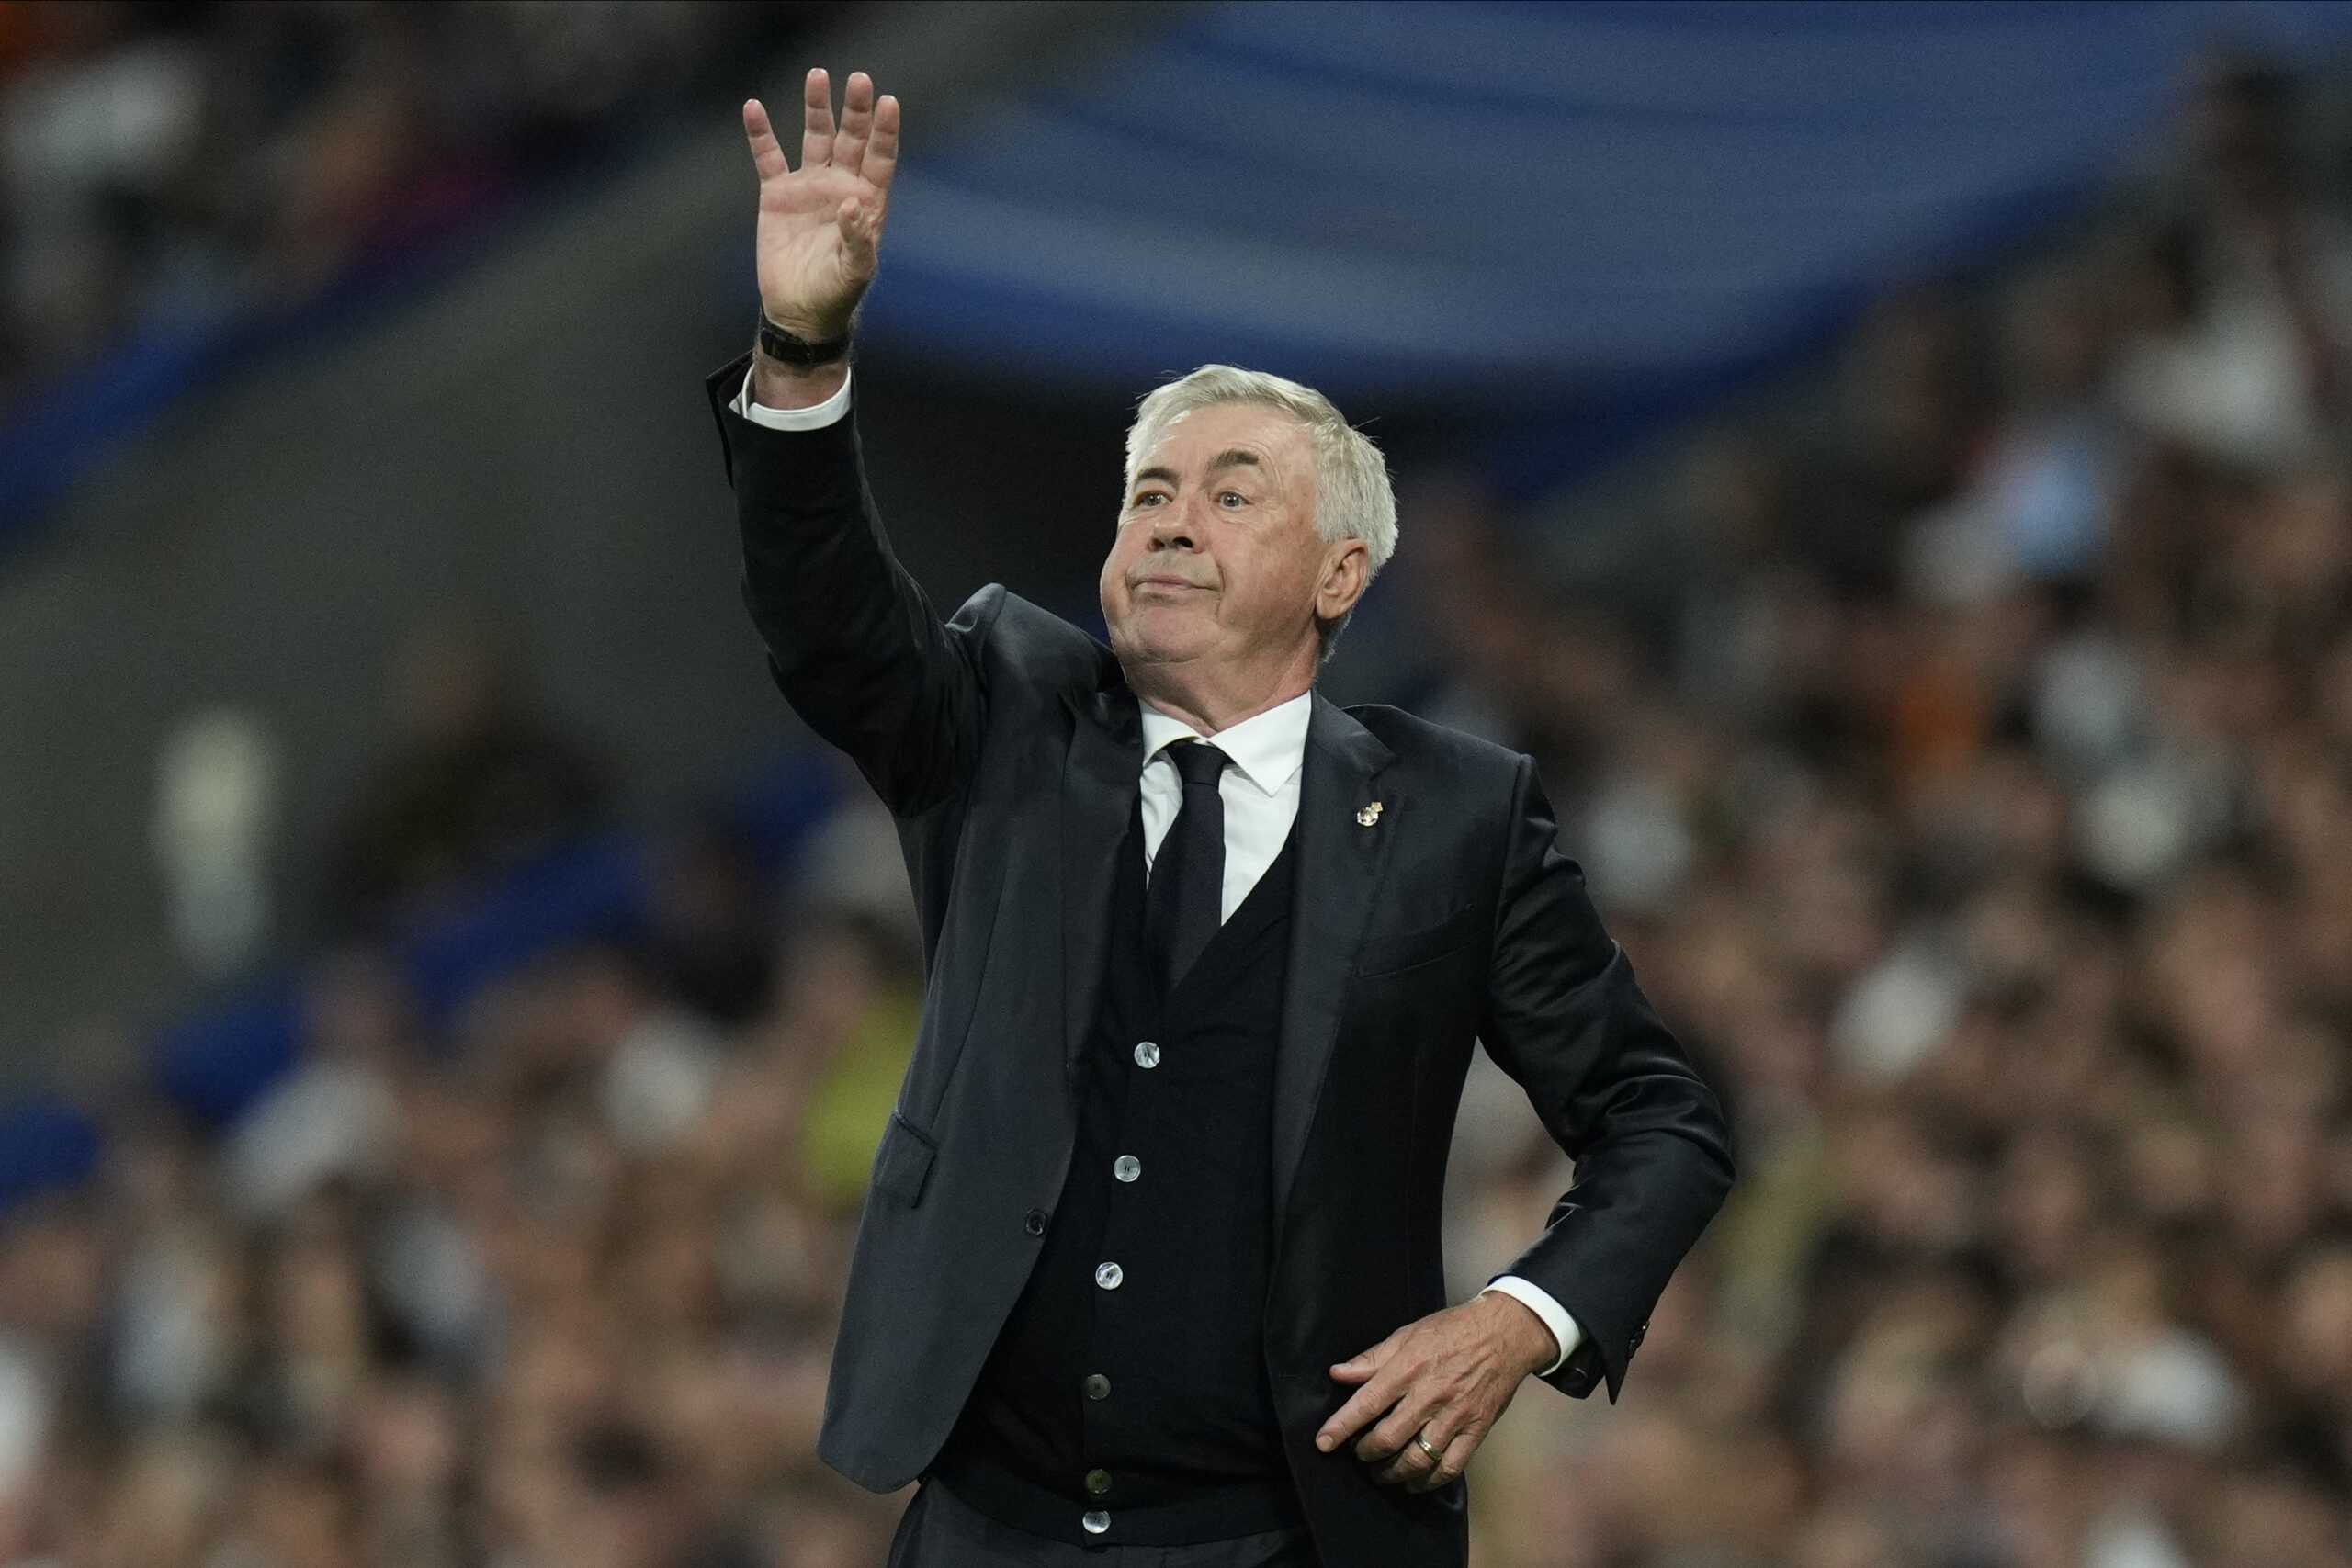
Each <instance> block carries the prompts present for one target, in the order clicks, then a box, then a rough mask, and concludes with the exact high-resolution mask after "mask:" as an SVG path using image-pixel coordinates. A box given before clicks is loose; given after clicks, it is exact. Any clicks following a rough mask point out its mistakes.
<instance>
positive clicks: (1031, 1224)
mask: <svg viewBox="0 0 2352 1568" xmlns="http://www.w3.org/2000/svg"><path fill="white" fill-rule="evenodd" d="M1021 1228H1022V1229H1023V1230H1024V1231H1027V1232H1028V1233H1029V1234H1030V1235H1045V1234H1046V1211H1045V1210H1043V1209H1032V1210H1030V1211H1029V1212H1028V1213H1026V1214H1024V1215H1023V1216H1022V1219H1021Z"/></svg>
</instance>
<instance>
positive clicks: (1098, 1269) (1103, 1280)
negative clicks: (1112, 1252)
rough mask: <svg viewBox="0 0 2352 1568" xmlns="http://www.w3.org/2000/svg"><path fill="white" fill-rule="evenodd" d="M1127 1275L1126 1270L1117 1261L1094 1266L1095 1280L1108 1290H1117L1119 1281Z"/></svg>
mask: <svg viewBox="0 0 2352 1568" xmlns="http://www.w3.org/2000/svg"><path fill="white" fill-rule="evenodd" d="M1126 1277H1127V1276H1126V1271H1125V1269H1121V1268H1120V1267H1119V1266H1118V1265H1117V1264H1115V1263H1098V1264H1096V1265H1095V1266H1094V1282H1095V1283H1096V1284H1098V1285H1100V1286H1102V1287H1103V1289H1104V1290H1106V1291H1115V1290H1117V1289H1118V1288H1119V1281H1120V1280H1124V1279H1125V1278H1126Z"/></svg>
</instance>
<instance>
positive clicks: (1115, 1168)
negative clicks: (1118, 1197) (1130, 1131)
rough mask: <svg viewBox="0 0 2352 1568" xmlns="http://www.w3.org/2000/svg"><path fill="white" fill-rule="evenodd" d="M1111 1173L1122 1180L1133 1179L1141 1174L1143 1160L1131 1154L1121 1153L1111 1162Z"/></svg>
mask: <svg viewBox="0 0 2352 1568" xmlns="http://www.w3.org/2000/svg"><path fill="white" fill-rule="evenodd" d="M1111 1174H1112V1175H1114V1176H1115V1177H1117V1178H1118V1179H1120V1180H1122V1181H1133V1180H1134V1179H1136V1177H1138V1176H1141V1175H1142V1174H1143V1161H1141V1160H1139V1159H1137V1158H1136V1156H1133V1155H1121V1156H1119V1157H1118V1158H1117V1159H1114V1160H1113V1161H1112V1162H1111Z"/></svg>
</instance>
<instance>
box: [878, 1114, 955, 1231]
mask: <svg viewBox="0 0 2352 1568" xmlns="http://www.w3.org/2000/svg"><path fill="white" fill-rule="evenodd" d="M938 1156H939V1145H937V1144H934V1143H933V1142H932V1141H931V1139H930V1138H928V1137H926V1136H925V1135H924V1134H922V1133H920V1132H918V1131H916V1129H915V1125H914V1123H913V1122H909V1121H907V1120H906V1119H905V1118H904V1117H902V1116H900V1115H899V1113H898V1112H897V1111H892V1112H890V1124H889V1126H888V1127H887V1128H885V1129H884V1130H883V1133H882V1147H881V1149H880V1150H879V1151H878V1152H877V1153H876V1155H875V1156H874V1190H876V1192H881V1193H886V1194H888V1196H890V1197H892V1198H896V1199H897V1200H898V1201H899V1202H901V1203H903V1204H905V1205H906V1206H907V1207H908V1208H910V1209H911V1208H913V1207H914V1206H915V1205H916V1204H917V1203H920V1202H922V1188H923V1182H924V1181H925V1180H926V1179H928V1178H929V1177H930V1175H931V1162H932V1161H933V1159H936V1158H937V1157H938Z"/></svg>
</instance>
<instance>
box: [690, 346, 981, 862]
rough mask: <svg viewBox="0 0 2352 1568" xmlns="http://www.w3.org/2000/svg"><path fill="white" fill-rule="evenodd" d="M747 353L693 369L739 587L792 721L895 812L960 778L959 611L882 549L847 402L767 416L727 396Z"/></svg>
mask: <svg viewBox="0 0 2352 1568" xmlns="http://www.w3.org/2000/svg"><path fill="white" fill-rule="evenodd" d="M749 365H750V355H745V356H744V357H743V358H741V359H739V360H736V361H735V362H734V363H733V364H730V365H729V366H727V367H725V368H724V369H721V370H718V371H717V372H715V373H714V374H713V375H712V376H711V377H710V378H709V379H708V381H707V382H706V383H705V387H706V390H707V393H708V395H709V398H710V406H711V412H712V413H713V415H714V416H716V418H717V419H718V432H719V439H720V442H721V444H722V446H723V447H724V450H725V454H726V458H727V476H728V479H729V482H730V483H731V484H732V485H733V486H734V488H735V502H736V510H737V514H738V518H739V521H740V523H741V529H742V538H743V601H744V603H745V604H747V605H748V606H749V607H750V609H751V612H752V624H753V625H755V626H757V627H758V628H759V632H760V637H761V639H762V640H763V642H765V643H766V644H767V650H768V665H769V669H770V670H771V671H772V672H773V673H774V674H775V683H776V685H777V686H778V687H779V688H780V689H781V690H782V691H783V693H784V694H785V697H786V700H788V701H789V702H790V703H791V704H792V706H793V709H794V711H795V712H797V713H798V714H799V715H800V716H801V717H802V718H803V719H804V720H806V721H807V722H808V725H809V728H811V729H813V730H815V731H816V732H817V733H818V734H819V735H821V736H823V737H824V738H825V739H827V740H829V741H831V742H832V743H833V744H834V745H836V746H838V747H840V748H841V749H842V750H843V751H846V752H847V753H849V755H850V758H851V760H852V761H855V762H856V763H857V765H858V768H859V769H860V771H862V772H863V773H865V777H866V779H867V780H868V782H870V783H871V784H873V785H874V788H875V790H876V793H877V794H879V795H881V797H882V800H883V802H884V804H886V805H887V806H888V807H890V809H891V810H892V811H893V812H895V813H897V814H898V815H899V816H900V817H910V816H913V815H915V814H917V813H919V812H922V811H925V810H928V809H930V808H931V807H933V806H936V805H938V804H939V803H940V802H941V801H943V800H945V799H946V798H947V797H948V796H950V795H953V794H955V793H956V791H957V790H958V789H960V788H962V787H963V785H964V784H965V783H966V782H967V780H968V778H969V777H970V775H971V773H972V770H973V767H974V765H975V761H976V759H977V757H978V750H979V737H980V730H981V724H982V721H983V718H984V704H985V694H984V692H983V690H982V687H981V682H980V678H979V671H978V659H977V657H976V656H975V653H974V646H975V643H976V641H977V634H978V632H979V631H980V630H981V629H983V628H981V627H980V626H978V625H971V624H966V623H967V619H976V618H977V617H979V616H982V615H986V614H987V613H988V612H989V611H990V610H992V609H993V608H994V607H995V605H996V604H998V603H999V602H1000V598H999V596H994V595H991V596H988V597H987V599H986V602H985V604H983V601H981V600H975V602H974V604H972V605H968V606H967V609H966V615H962V616H959V617H958V618H957V621H956V624H955V625H953V626H949V625H943V624H942V623H941V621H940V618H939V616H938V615H937V613H936V612H934V611H933V608H932V604H931V599H930V597H929V595H927V594H925V593H924V592H923V591H922V587H921V585H919V584H918V583H917V582H916V581H915V580H914V579H913V578H912V577H911V576H910V575H908V572H907V570H906V568H905V567H903V566H901V565H899V559H898V558H897V557H896V556H895V555H893V554H892V553H891V551H890V542H889V540H888V538H887V537H885V536H884V535H883V532H882V522H881V519H880V518H879V517H878V516H877V515H876V513H875V509H874V498H873V495H872V494H871V492H869V491H868V490H867V489H866V484H865V467H864V464H863V461H862V459H861V457H860V456H859V451H858V439H857V426H856V415H855V413H854V412H853V413H851V414H850V415H848V416H847V417H844V418H842V419H841V420H840V421H838V422H836V423H832V424H830V425H827V426H825V427H823V428H822V429H819V430H808V431H781V430H771V429H769V428H767V427H766V426H764V425H760V424H755V423H752V421H750V420H747V419H745V418H744V417H743V416H742V415H741V414H739V413H737V412H734V409H733V407H732V406H731V405H732V403H733V400H734V397H735V393H736V391H737V390H738V389H741V386H742V385H743V377H744V374H745V372H746V370H747V369H748V367H749Z"/></svg>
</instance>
